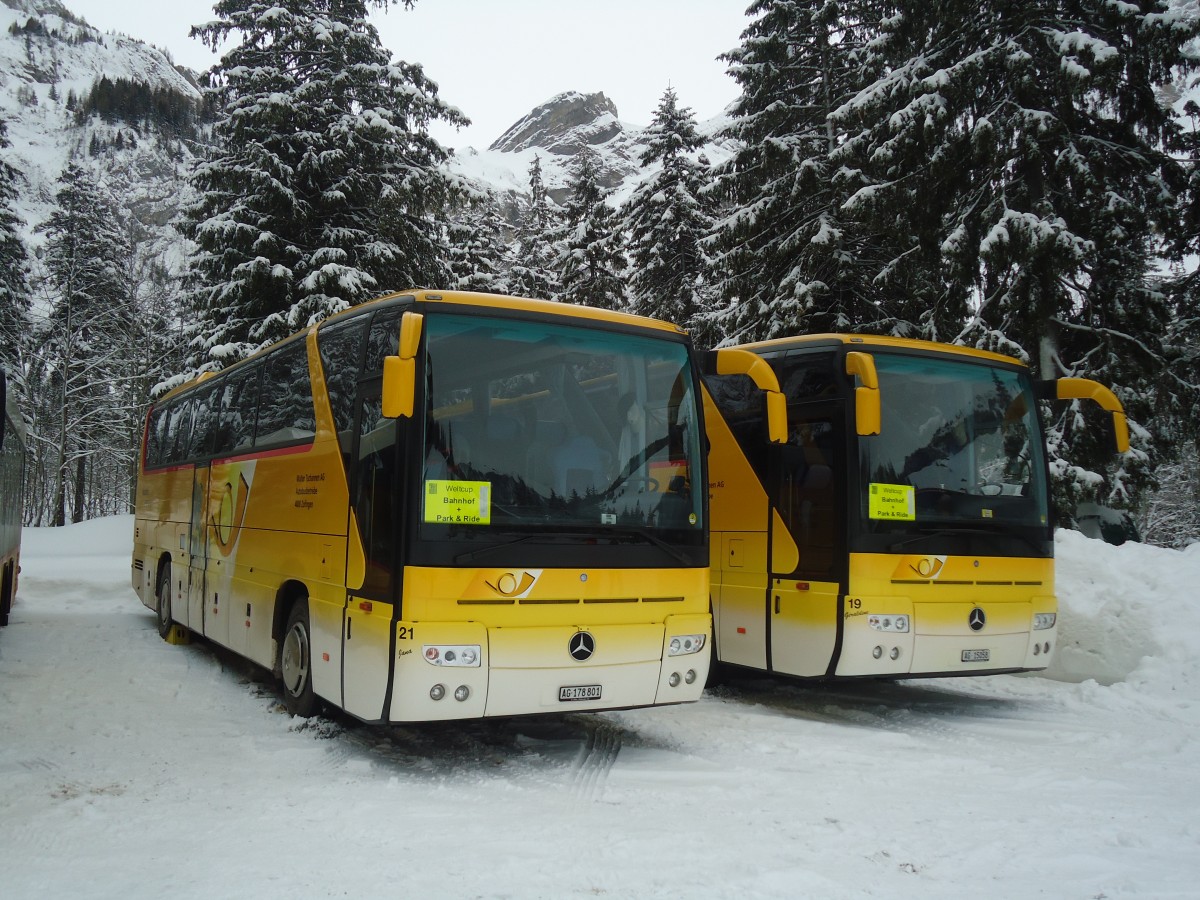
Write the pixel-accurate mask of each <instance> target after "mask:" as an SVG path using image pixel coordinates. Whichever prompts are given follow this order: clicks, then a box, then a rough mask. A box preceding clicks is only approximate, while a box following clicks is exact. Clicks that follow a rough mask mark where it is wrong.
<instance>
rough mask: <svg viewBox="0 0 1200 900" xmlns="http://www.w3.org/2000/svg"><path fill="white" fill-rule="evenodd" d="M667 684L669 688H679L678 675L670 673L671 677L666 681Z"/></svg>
mask: <svg viewBox="0 0 1200 900" xmlns="http://www.w3.org/2000/svg"><path fill="white" fill-rule="evenodd" d="M667 684H669V685H670V686H671V687H679V673H678V672H672V673H671V677H670V678H668V679H667Z"/></svg>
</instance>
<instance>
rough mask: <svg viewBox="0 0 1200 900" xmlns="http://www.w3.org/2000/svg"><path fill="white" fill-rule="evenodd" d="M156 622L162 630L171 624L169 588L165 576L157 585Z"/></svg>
mask: <svg viewBox="0 0 1200 900" xmlns="http://www.w3.org/2000/svg"><path fill="white" fill-rule="evenodd" d="M158 624H159V627H160V628H162V630H164V631H166V630H167V628H169V627H170V625H171V588H170V586H169V585H168V584H167V581H166V579H165V578H164V579H163V581H162V583H161V584H159V586H158Z"/></svg>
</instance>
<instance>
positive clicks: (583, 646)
mask: <svg viewBox="0 0 1200 900" xmlns="http://www.w3.org/2000/svg"><path fill="white" fill-rule="evenodd" d="M567 652H568V653H570V654H571V658H572V659H574V660H575V661H576V662H583V661H584V660H587V659H591V658H592V654H593V653H595V652H596V639H595V638H594V637H592V636H591V634H589V633H588V632H586V631H580V632H577V633H576V634H575V635H574V636H572V638H571V640H570V641H568V642H567Z"/></svg>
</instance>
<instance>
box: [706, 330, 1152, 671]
mask: <svg viewBox="0 0 1200 900" xmlns="http://www.w3.org/2000/svg"><path fill="white" fill-rule="evenodd" d="M739 349H740V350H741V351H742V352H744V353H746V354H747V355H748V356H750V357H753V359H755V360H757V361H758V362H759V363H760V364H761V370H760V371H759V373H758V375H759V377H758V378H757V379H756V380H757V386H755V385H751V384H750V383H749V381H748V380H747V379H745V378H739V377H734V376H733V375H730V374H726V372H725V371H724V369H723V368H722V367H721V366H719V365H718V366H710V365H709V364H708V363H706V364H705V376H704V381H705V387H706V392H705V407H706V423H707V429H708V437H709V441H710V451H709V479H710V485H709V493H710V498H709V499H710V513H711V524H712V535H711V539H712V560H713V571H712V576H713V583H712V592H713V597H712V600H713V605H712V609H713V617H714V623H713V625H714V639H715V640H714V645H713V657H714V660H713V661H714V664H716V663H718V662H719V663H723V664H730V665H733V666H742V667H746V668H750V669H756V670H765V671H768V672H775V673H779V674H782V675H788V676H795V677H800V678H817V679H834V678H862V677H886V678H908V677H914V676H936V675H979V674H993V673H999V672H1018V671H1026V670H1034V669H1044V668H1045V667H1046V666H1047V665H1048V664H1049V662H1050V660H1051V658H1052V654H1053V653H1054V649H1055V643H1056V638H1057V612H1058V609H1057V601H1056V598H1055V593H1054V565H1053V550H1054V541H1053V529H1052V524H1051V517H1050V497H1049V487H1048V483H1049V472H1048V468H1047V462H1046V453H1045V446H1044V436H1043V431H1042V426H1041V424H1040V422H1039V420H1038V414H1037V400H1038V399H1048V398H1055V397H1056V398H1058V399H1063V400H1082V399H1090V400H1094V401H1096V402H1098V403H1099V404H1100V405H1101V406H1102V407H1103V408H1104V409H1106V410H1108V411H1110V412H1111V413H1112V422H1113V427H1114V437H1115V440H1116V444H1117V448H1118V449H1119V450H1121V451H1124V450H1127V449H1128V427H1127V425H1126V422H1125V416H1124V412H1123V410H1122V407H1121V404H1120V403H1119V401H1118V400H1117V398H1116V397H1115V396H1114V395H1113V394H1112V392H1111V391H1109V390H1108V389H1107V388H1105V387H1103V386H1102V385H1100V384H1097V383H1096V382H1094V381H1088V380H1085V379H1077V378H1064V379H1060V380H1058V381H1057V382H1049V383H1046V384H1042V385H1038V384H1035V383H1034V382H1033V381H1032V380H1031V377H1030V373H1029V370H1028V368H1027V367H1026V366H1025V365H1023V364H1022V363H1021V362H1019V361H1018V360H1016V359H1013V358H1010V357H1007V356H1002V355H999V354H995V353H987V352H983V351H978V350H972V349H968V348H965V347H957V346H951V345H947V344H936V343H929V342H922V341H912V340H902V339H892V338H886V337H872V336H866V335H837V334H835V335H828V334H826V335H812V336H805V337H796V338H787V339H780V340H774V341H766V342H762V343H757V344H749V345H745V346H743V347H741V348H739ZM725 368H728V367H727V366H726V367H725ZM741 368H742V370H748V368H749V363H743V365H742V367H741ZM760 388H765V389H767V390H768V391H770V392H772V393H777V394H781V395H782V397H783V399H782V400H781V401H780V402H782V403H785V404H786V422H779V421H776V422H774V423H772V422H771V421H770V416H769V415H768V413H767V412H764V407H763V403H762V400H761V398H760V397H759V391H760ZM772 431H773V432H774V433H772Z"/></svg>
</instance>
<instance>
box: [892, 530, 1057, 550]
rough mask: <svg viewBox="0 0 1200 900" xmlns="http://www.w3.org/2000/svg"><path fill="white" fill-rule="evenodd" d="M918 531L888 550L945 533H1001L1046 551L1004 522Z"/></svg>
mask: <svg viewBox="0 0 1200 900" xmlns="http://www.w3.org/2000/svg"><path fill="white" fill-rule="evenodd" d="M917 531H919V532H921V534H920V535H919V536H918V537H911V538H907V539H905V540H903V541H896V542H895V543H894V544H889V545H888V550H899V549H900V548H901V547H907V546H908V545H909V544H915V543H917V542H918V541H923V540H926V539H928V538H930V537H935V536H937V535H943V534H966V535H971V536H975V535H991V536H993V537H995V536H996V535H998V534H999V535H1005V536H1007V537H1014V538H1017V539H1018V540H1020V541H1023V542H1024V543H1026V544H1028V545H1029V546H1030V547H1031V548H1032V549H1033V550H1034V552H1036V553H1038V554H1039V555H1041V554H1042V553H1044V552H1045V547H1042V546H1040V545H1039V544H1038V542H1037V541H1035V540H1034V539H1033V538H1031V537H1030V536H1029V535H1027V534H1025V532H1024V531H1022V530H1020V528H1019V527H1018V526H1016V525H1006V524H1004V523H1003V522H996V523H995V524H994V525H967V524H961V523H960V524H957V525H918V526H917Z"/></svg>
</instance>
